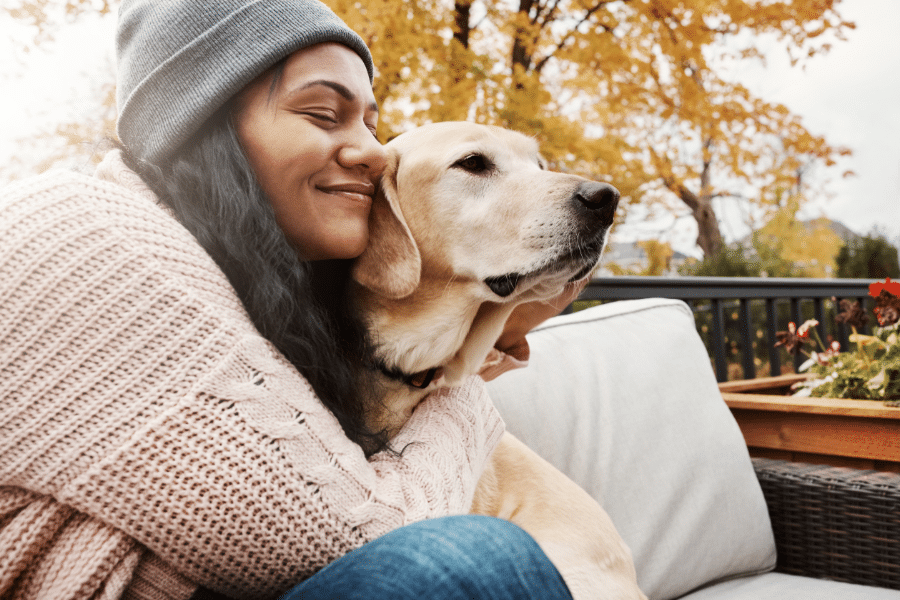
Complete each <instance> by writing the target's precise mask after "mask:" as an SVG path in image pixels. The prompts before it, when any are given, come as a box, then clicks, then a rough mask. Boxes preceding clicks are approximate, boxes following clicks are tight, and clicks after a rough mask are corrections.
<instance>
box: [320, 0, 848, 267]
mask: <svg viewBox="0 0 900 600" xmlns="http://www.w3.org/2000/svg"><path fill="white" fill-rule="evenodd" d="M329 4H331V5H332V6H333V7H334V8H335V10H336V11H337V12H338V14H340V15H341V16H343V17H344V18H345V19H346V20H347V21H348V22H349V23H350V24H351V26H352V27H354V28H356V29H357V30H358V31H360V32H361V33H362V34H363V36H364V37H365V39H366V40H367V42H369V44H370V47H371V48H372V49H373V53H374V54H375V55H376V62H377V64H378V67H379V77H380V82H379V84H378V85H379V89H378V92H379V97H381V98H383V99H384V102H385V105H386V108H387V111H386V118H385V127H384V135H385V136H386V137H390V136H391V135H393V134H395V133H397V132H399V131H401V130H403V129H404V128H406V127H409V126H410V125H413V124H419V123H423V122H427V121H432V120H445V119H448V118H474V119H477V120H479V121H482V122H488V123H496V124H499V125H503V126H507V127H512V128H514V129H518V130H520V131H524V132H526V133H529V134H532V135H534V136H536V137H537V138H538V139H539V140H540V141H541V143H542V147H543V148H544V150H545V152H547V154H548V155H549V157H550V158H551V159H552V161H553V162H554V163H555V166H556V167H558V168H563V169H566V170H570V171H574V172H579V173H582V174H586V175H589V176H592V177H599V178H605V179H608V180H610V181H612V182H613V183H614V184H615V185H617V186H618V187H619V188H620V190H621V191H622V192H623V195H624V196H625V197H626V199H627V200H629V201H631V202H640V201H644V202H651V201H652V202H663V203H669V205H670V207H671V209H672V210H676V211H677V210H679V208H678V207H679V206H681V207H686V208H687V209H688V210H689V211H690V213H691V215H692V216H693V218H694V219H695V220H696V222H697V227H698V232H699V233H698V239H697V242H698V244H699V245H700V247H701V249H702V250H703V252H704V254H706V255H714V254H716V253H717V252H718V251H719V250H720V249H721V247H722V235H721V233H720V230H719V224H718V219H717V215H716V214H715V210H714V206H713V200H714V199H716V198H720V197H726V196H730V197H736V198H740V199H743V200H744V201H746V202H748V203H750V204H756V205H765V204H767V203H773V202H775V201H776V198H777V197H778V196H779V195H780V194H783V193H784V192H785V190H793V189H795V188H797V187H798V186H799V185H800V183H801V182H800V174H802V172H803V171H804V169H805V168H807V167H808V165H809V164H810V163H811V162H813V161H818V162H821V163H824V164H825V165H828V166H830V165H833V164H834V162H835V159H836V157H837V156H839V155H842V154H847V153H848V152H849V151H848V150H847V149H845V148H839V147H835V146H832V145H830V144H829V143H828V142H827V141H826V140H825V139H824V138H823V137H821V136H816V135H813V134H812V133H810V132H809V131H807V130H806V128H805V127H804V126H803V124H802V122H801V120H800V118H799V117H797V116H796V115H793V114H791V113H790V112H789V111H788V110H787V109H786V108H785V107H784V106H781V105H778V104H775V103H771V102H767V101H765V100H763V99H761V98H757V97H755V96H754V95H753V94H751V93H750V91H749V90H747V89H746V88H745V87H743V86H742V85H740V84H739V83H736V82H735V81H733V80H731V79H729V77H728V72H729V68H733V67H734V66H735V65H740V64H741V62H742V61H747V60H753V59H761V56H760V55H759V53H758V52H757V50H756V49H755V48H754V46H753V43H754V39H755V38H756V37H757V36H759V35H763V34H769V35H774V36H776V37H777V38H778V39H779V40H780V41H781V42H782V43H783V45H784V47H785V48H786V50H787V51H788V52H789V53H791V56H792V58H793V59H794V60H796V61H798V62H799V61H801V60H804V59H807V58H809V57H812V56H814V55H815V54H817V53H819V52H823V51H826V50H827V49H828V43H826V42H825V41H821V40H824V38H825V36H824V34H826V33H829V34H831V36H832V37H835V38H837V39H843V36H844V34H845V32H846V30H847V29H849V28H852V26H853V25H852V24H851V23H848V22H846V21H845V20H844V19H843V18H842V17H841V16H840V14H839V13H838V11H837V8H836V5H837V4H838V1H837V0H797V1H793V2H777V1H776V2H767V3H754V4H753V5H750V4H749V3H747V2H746V1H744V0H715V1H711V2H685V1H684V0H618V1H611V0H510V1H507V2H482V1H480V0H455V1H454V2H453V3H452V4H450V3H449V2H442V1H440V0H369V1H367V2H364V3H363V2H355V1H351V0H329ZM673 200H674V202H673Z"/></svg>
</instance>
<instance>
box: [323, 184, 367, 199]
mask: <svg viewBox="0 0 900 600" xmlns="http://www.w3.org/2000/svg"><path fill="white" fill-rule="evenodd" d="M318 189H319V190H320V191H322V192H325V193H326V194H332V195H335V196H343V197H345V198H348V199H350V200H356V201H358V202H371V201H372V198H373V197H374V196H375V186H374V185H372V184H371V183H339V184H334V185H323V186H318Z"/></svg>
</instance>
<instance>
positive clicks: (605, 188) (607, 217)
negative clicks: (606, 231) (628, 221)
mask: <svg viewBox="0 0 900 600" xmlns="http://www.w3.org/2000/svg"><path fill="white" fill-rule="evenodd" d="M572 202H573V204H574V206H575V207H576V209H577V212H578V213H580V214H581V217H582V219H583V221H582V222H583V225H584V226H586V227H589V228H590V229H591V230H594V229H595V228H597V227H599V228H605V227H609V226H610V225H612V223H613V217H614V215H615V212H616V206H617V205H618V204H619V190H617V189H616V188H614V187H613V186H611V185H609V184H608V183H599V182H596V181H584V182H582V183H580V184H579V185H578V187H577V188H575V194H574V196H573V198H572Z"/></svg>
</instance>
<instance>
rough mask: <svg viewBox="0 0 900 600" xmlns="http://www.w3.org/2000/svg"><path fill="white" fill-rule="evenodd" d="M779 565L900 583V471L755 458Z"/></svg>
mask: <svg viewBox="0 0 900 600" xmlns="http://www.w3.org/2000/svg"><path fill="white" fill-rule="evenodd" d="M753 466H754V468H755V470H756V474H757V477H758V478H759V482H760V485H761V486H762V490H763V494H764V495H765V497H766V503H767V504H768V507H769V514H770V516H771V519H772V528H773V530H774V532H775V543H776V546H777V548H778V566H777V570H778V571H779V572H782V573H788V574H792V575H804V576H807V577H818V578H824V579H832V580H835V581H845V582H848V583H858V584H863V585H871V586H878V587H886V588H892V589H900V474H896V473H886V472H879V471H859V470H855V469H846V468H836V467H828V466H821V465H809V464H803V463H795V462H788V461H775V460H768V459H759V458H756V459H753Z"/></svg>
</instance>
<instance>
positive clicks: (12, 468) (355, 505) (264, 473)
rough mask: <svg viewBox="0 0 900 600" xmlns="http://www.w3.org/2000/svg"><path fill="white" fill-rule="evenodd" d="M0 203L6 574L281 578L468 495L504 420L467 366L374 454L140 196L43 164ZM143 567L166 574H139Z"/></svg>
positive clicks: (16, 585)
mask: <svg viewBox="0 0 900 600" xmlns="http://www.w3.org/2000/svg"><path fill="white" fill-rule="evenodd" d="M132 175H133V174H132ZM0 217H2V218H0V389H3V401H2V403H0V555H2V556H15V557H18V558H17V559H16V560H10V561H7V562H6V563H5V564H4V565H0V596H3V597H7V596H8V595H9V597H21V598H26V597H36V598H40V597H42V595H41V592H40V590H42V589H43V590H44V591H45V592H46V590H48V589H51V588H52V586H54V585H55V586H56V587H55V588H52V589H56V590H60V589H65V590H67V591H66V593H65V594H62V593H59V594H56V595H53V597H54V598H63V597H66V598H82V597H83V598H93V597H110V598H114V597H120V596H121V595H122V594H125V593H126V591H128V594H126V595H130V596H131V597H141V596H144V597H177V596H180V597H185V596H186V595H187V596H189V595H190V593H192V591H193V590H194V589H195V587H196V585H197V584H200V585H204V586H207V587H210V588H212V589H214V590H217V591H220V592H222V593H225V594H228V595H231V596H234V597H242V598H272V597H275V596H277V595H278V594H279V593H281V592H283V591H284V590H285V589H287V588H289V587H290V586H291V585H293V584H296V583H297V582H299V581H301V580H302V579H304V578H306V577H308V576H309V575H311V574H312V573H314V572H315V571H317V570H318V569H320V568H321V567H322V566H324V565H325V564H327V563H328V562H330V561H332V560H334V559H335V558H337V557H339V556H342V555H343V554H345V553H347V552H348V551H350V550H352V549H354V548H356V547H358V546H360V545H362V544H363V543H365V542H367V541H369V540H371V539H374V538H375V537H378V536H380V535H381V534H383V533H386V532H387V531H390V530H392V529H394V528H396V527H399V526H402V525H404V524H406V523H410V522H413V521H416V520H420V519H425V518H429V517H434V516H440V515H446V514H452V513H462V512H466V511H467V510H468V507H469V504H470V502H471V497H472V494H473V492H474V487H475V483H476V481H477V478H478V476H479V474H480V473H481V470H482V468H483V464H484V461H485V460H486V457H487V456H488V455H489V454H490V452H491V451H492V450H493V448H494V447H495V445H496V443H497V441H498V440H499V437H500V435H501V433H502V429H503V424H502V421H501V420H500V418H499V416H498V415H497V413H496V411H495V409H494V408H493V406H492V405H491V403H490V400H489V399H488V397H487V395H486V393H485V391H484V388H483V384H482V383H481V380H480V379H479V378H477V377H473V378H471V379H470V380H468V381H467V382H466V383H465V385H463V386H462V387H460V388H455V389H450V390H443V391H441V392H438V393H435V394H432V395H431V396H430V397H429V398H427V399H426V400H425V401H424V402H423V403H422V404H421V405H420V406H419V408H418V409H417V410H416V411H415V413H414V414H413V417H412V419H411V420H410V421H409V423H408V424H407V426H406V427H405V428H404V429H403V430H402V431H401V432H400V434H398V436H397V438H395V440H394V441H395V444H396V445H397V447H399V448H403V449H404V451H403V452H402V455H395V454H390V453H383V454H379V455H376V456H374V457H371V458H370V459H369V460H366V458H365V457H364V455H363V453H362V451H361V449H360V448H359V447H358V446H356V445H355V444H353V443H352V442H350V441H349V440H348V439H347V438H346V437H345V436H344V434H343V432H342V430H341V427H340V425H339V423H338V422H337V420H336V419H335V418H334V416H333V415H331V413H330V412H329V411H328V410H327V409H325V407H324V406H323V405H322V404H321V403H320V402H319V401H318V399H317V398H316V397H315V395H314V394H313V392H312V390H311V388H310V387H309V385H308V384H307V382H306V381H305V379H303V378H302V377H301V376H300V375H299V374H298V373H297V371H296V370H295V369H294V368H293V367H292V366H291V365H290V364H289V363H288V362H287V361H286V360H285V359H284V358H283V357H282V356H281V355H280V354H279V353H278V352H277V351H276V350H275V349H274V348H273V347H272V346H271V345H270V344H269V343H268V342H267V341H266V340H264V339H263V338H261V336H259V334H258V333H257V332H256V331H255V329H254V328H253V326H252V324H251V323H250V321H249V318H248V317H247V316H246V314H245V313H244V311H243V308H242V306H241V305H240V303H239V301H238V300H237V299H236V298H235V297H234V294H233V292H232V291H231V288H230V286H228V283H227V281H226V280H225V278H224V276H223V275H222V274H221V272H220V271H219V270H218V269H217V268H216V267H215V265H214V264H213V263H212V261H211V259H209V257H208V256H207V255H206V254H205V253H203V251H202V249H200V248H199V246H197V244H196V243H195V242H194V240H193V238H191V237H190V235H189V234H187V232H186V231H184V230H183V229H182V228H180V226H179V225H178V224H177V223H176V222H175V221H174V220H173V219H172V218H171V217H170V216H169V215H168V214H166V213H165V212H164V211H163V210H162V209H161V208H159V207H158V206H157V205H156V204H155V203H153V202H152V201H149V200H147V199H146V198H142V197H140V195H139V194H134V193H131V192H129V191H127V190H125V189H124V188H123V187H122V185H121V184H116V185H114V184H111V183H107V182H103V181H99V180H97V179H95V178H88V177H82V176H76V175H73V174H65V175H53V176H45V177H42V178H39V179H38V180H34V181H31V182H27V183H24V184H18V185H17V186H16V187H14V188H12V189H9V190H7V191H6V192H4V194H3V196H2V200H0ZM29 511H30V512H29ZM73 540H92V544H93V545H92V546H89V547H88V549H87V550H85V546H84V545H83V544H73ZM67 544H68V545H67ZM65 548H69V549H71V548H80V550H79V551H78V552H74V553H71V552H70V553H68V554H67V553H66V552H65V551H63V550H65ZM85 554H87V557H86V558H83V560H82V562H84V563H85V564H86V565H87V566H83V565H82V566H80V563H78V564H74V563H77V559H76V558H73V556H74V555H85ZM101 558H102V560H101ZM17 561H18V562H17ZM54 561H55V562H54ZM0 562H2V561H0ZM17 565H18V566H17ZM36 565H37V566H36ZM41 565H43V567H41ZM60 565H63V566H64V567H65V568H61V566H60ZM42 568H44V572H41V569H42ZM17 569H18V570H17ZM46 569H55V571H54V572H55V573H57V575H54V576H53V577H48V576H47V572H48V571H46ZM70 572H77V574H78V575H77V577H76V576H75V575H72V576H71V578H68V577H69V576H68V575H65V574H68V573H70ZM59 573H63V574H64V575H59ZM153 573H156V575H155V576H156V577H157V578H160V577H162V578H163V579H165V577H166V576H168V577H169V580H170V581H169V582H168V588H170V589H176V590H178V592H177V593H176V592H168V595H167V594H166V593H162V592H160V590H159V589H155V590H153V589H149V588H148V589H145V590H144V591H143V592H142V591H141V590H140V589H138V588H140V586H145V587H146V586H150V587H152V579H153V576H151V575H152V574H153ZM160 573H161V575H160ZM148 574H150V575H148ZM79 577H80V579H79ZM76 579H77V581H75V580H76ZM148 582H150V583H148ZM42 586H43V587H42ZM48 586H51V587H48ZM179 586H180V587H179ZM17 590H18V591H17ZM10 594H11V595H10ZM154 595H155V596H154ZM43 597H50V595H49V594H44V595H43Z"/></svg>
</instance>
